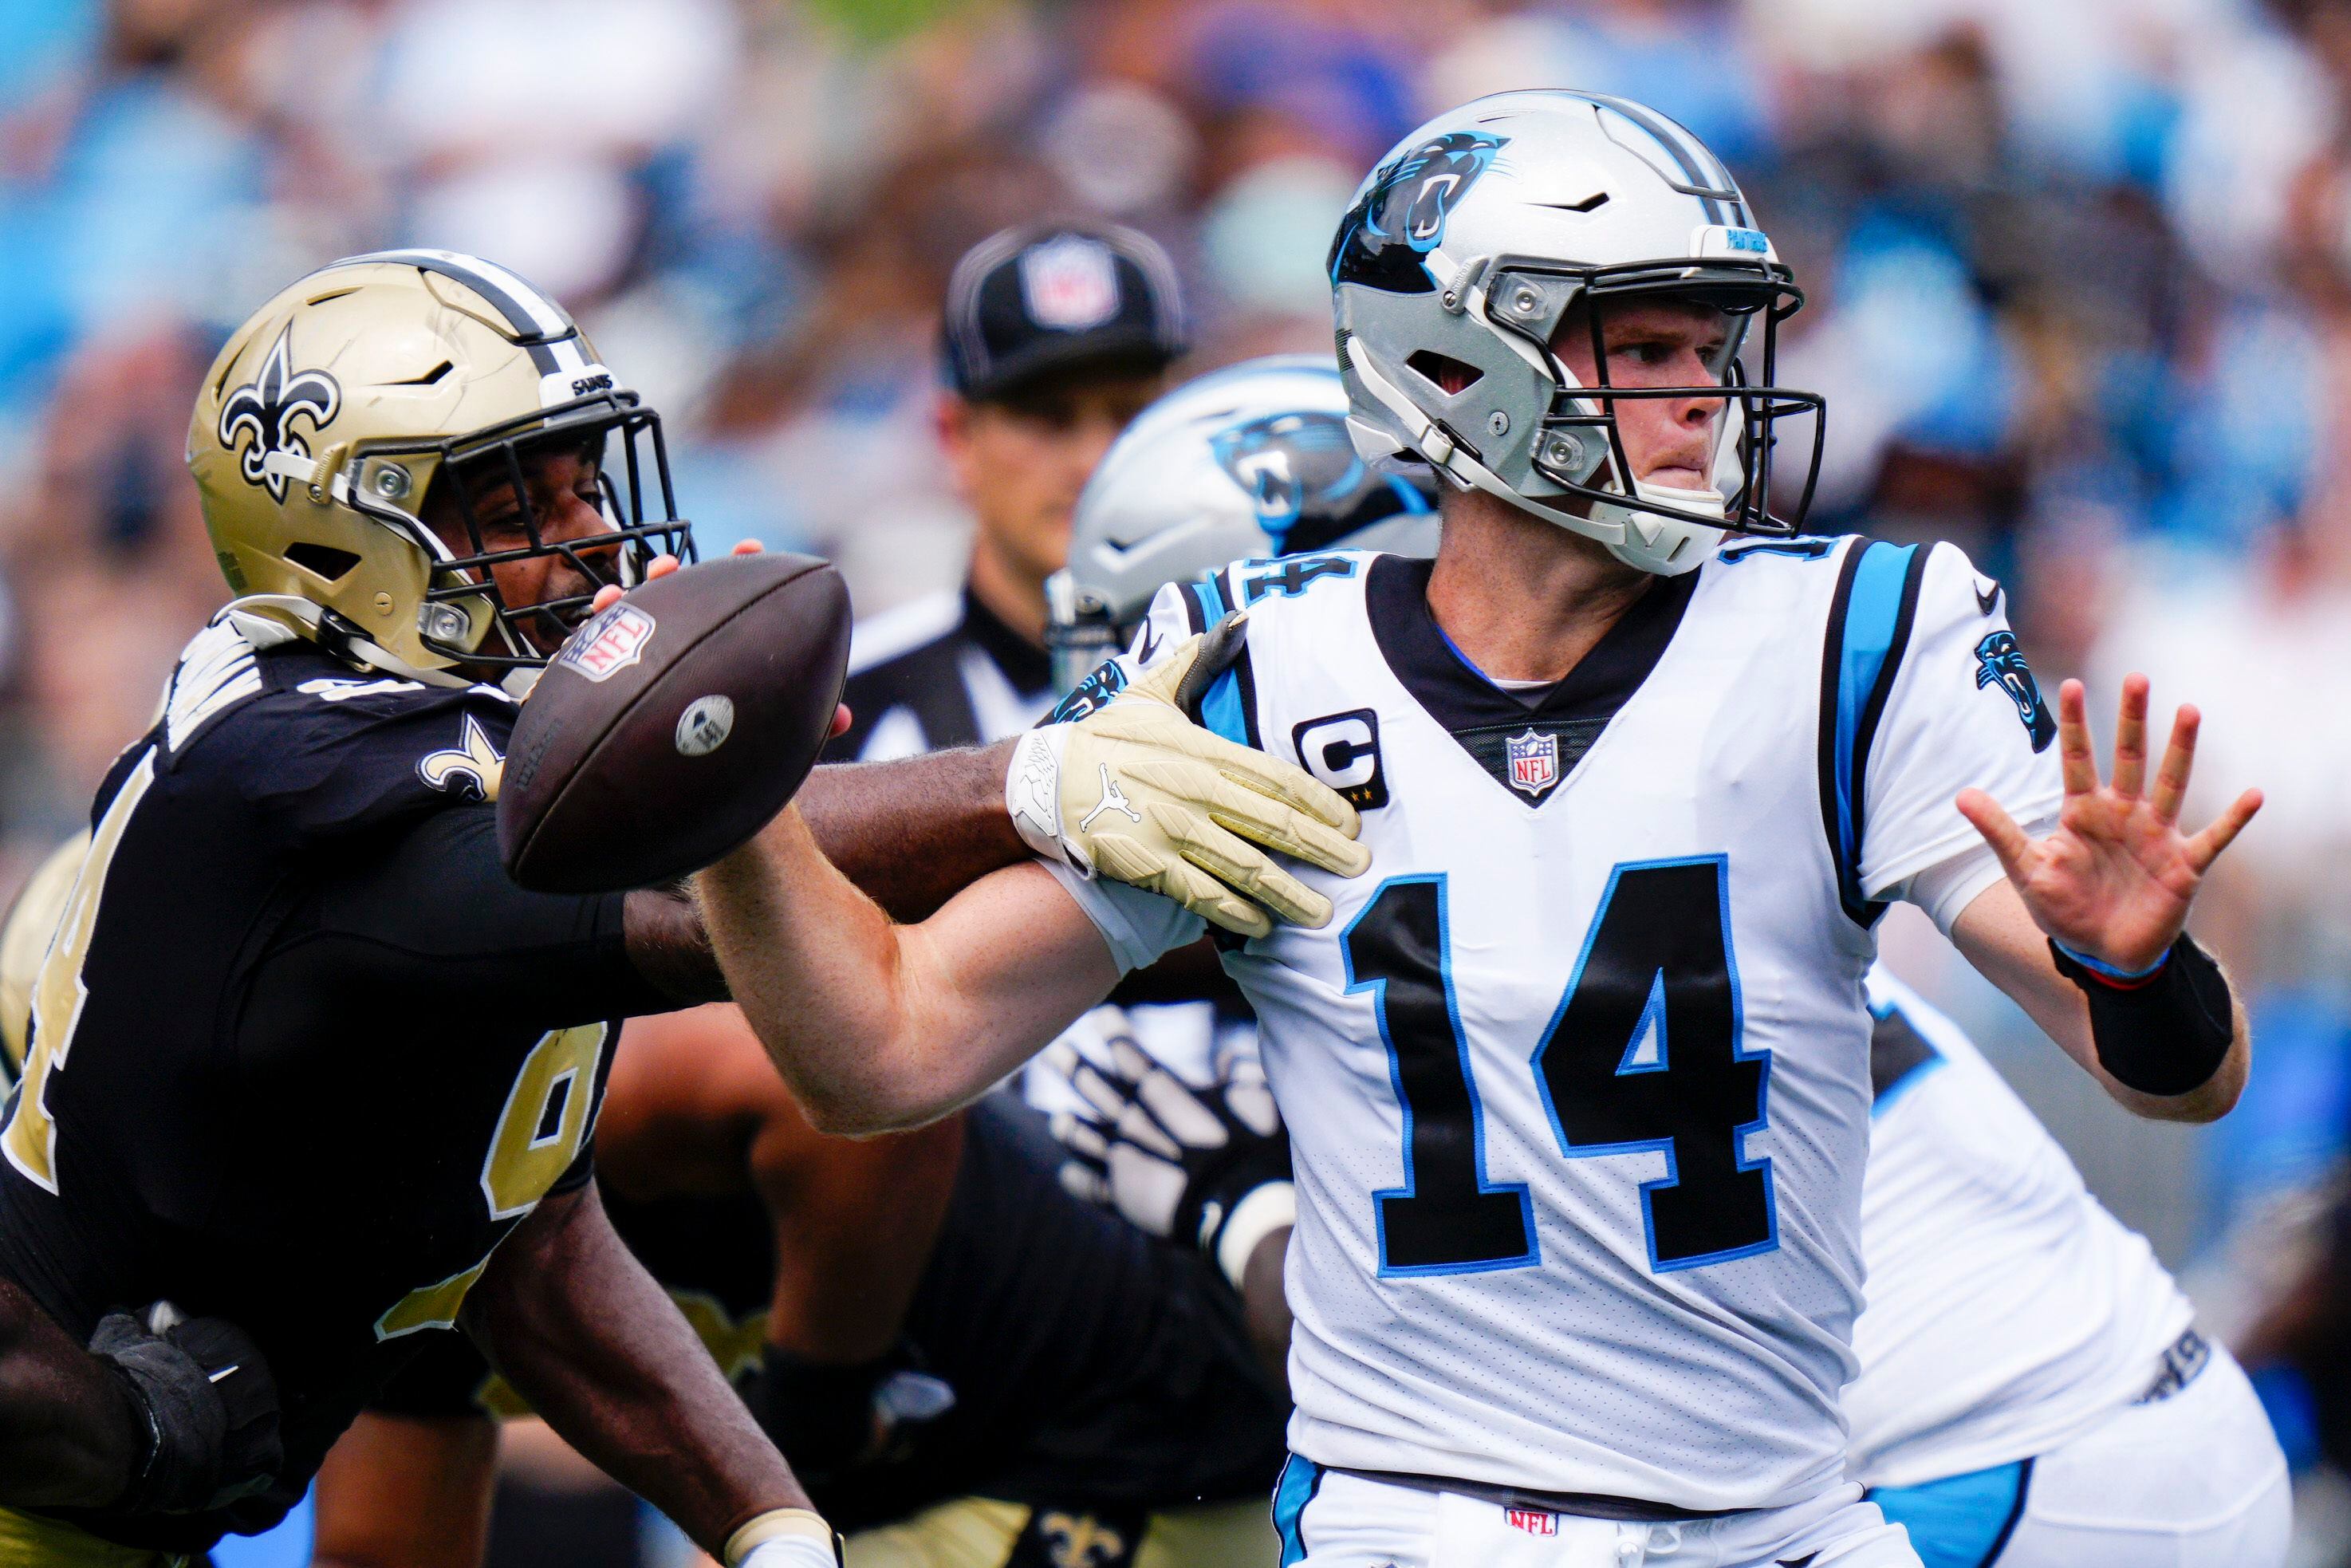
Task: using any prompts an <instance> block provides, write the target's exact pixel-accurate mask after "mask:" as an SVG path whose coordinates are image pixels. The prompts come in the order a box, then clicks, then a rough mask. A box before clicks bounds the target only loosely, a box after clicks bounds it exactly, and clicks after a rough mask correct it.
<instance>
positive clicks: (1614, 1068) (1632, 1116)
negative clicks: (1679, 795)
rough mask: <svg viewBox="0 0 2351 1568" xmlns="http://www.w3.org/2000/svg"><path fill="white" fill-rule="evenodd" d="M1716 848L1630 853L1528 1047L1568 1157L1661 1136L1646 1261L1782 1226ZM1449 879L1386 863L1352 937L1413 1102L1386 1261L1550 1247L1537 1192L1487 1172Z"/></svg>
mask: <svg viewBox="0 0 2351 1568" xmlns="http://www.w3.org/2000/svg"><path fill="white" fill-rule="evenodd" d="M1727 872H1728V868H1727V862H1726V861H1725V860H1724V858H1723V857H1722V856H1719V855H1711V856H1707V857H1704V858H1700V859H1693V860H1681V861H1657V862H1642V863H1635V864H1629V865H1621V866H1618V867H1617V868H1616V869H1615V870H1614V872H1613V873H1610V875H1609V879H1608V887H1607V890H1606V891H1605V892H1604V894H1602V895H1601V899H1600V908H1599V911H1598V913H1597V914H1596V915H1593V922H1592V928H1591V930H1590V931H1589V932H1588V933H1587V934H1586V936H1585V937H1584V943H1583V954H1582V956H1580V957H1578V959H1577V960H1576V965H1575V968H1574V970H1573V973H1572V974H1571V975H1570V976H1569V977H1568V979H1567V990H1566V994H1565V995H1564V996H1563V997H1562V998H1561V1000H1560V1004H1559V1007H1558V1009H1556V1010H1555V1011H1554V1012H1553V1013H1552V1018H1551V1021H1550V1022H1549V1023H1548V1024H1547V1025H1546V1026H1545V1027H1544V1028H1543V1030H1542V1031H1541V1036H1540V1038H1538V1039H1535V1040H1531V1041H1530V1042H1529V1047H1528V1049H1529V1051H1530V1055H1529V1059H1528V1061H1529V1067H1530V1069H1531V1071H1533V1073H1534V1075H1535V1082H1536V1091H1537V1094H1538V1097H1539V1098H1540V1099H1541V1103H1542V1105H1543V1109H1544V1111H1545V1113H1546V1114H1547V1115H1548V1116H1549V1117H1550V1120H1551V1127H1552V1134H1554V1136H1555V1138H1556V1140H1557V1142H1558V1145H1559V1149H1560V1152H1561V1154H1562V1155H1563V1156H1564V1157H1566V1158H1569V1159H1580V1158H1585V1157H1588V1156H1591V1155H1620V1154H1630V1153H1634V1152H1637V1151H1644V1150H1648V1151H1655V1152H1657V1153H1661V1154H1663V1155H1665V1157H1666V1175H1665V1176H1664V1177H1663V1178H1662V1179H1660V1180H1656V1181H1650V1182H1645V1183H1643V1184H1642V1186H1641V1200H1642V1213H1643V1218H1644V1220H1645V1223H1646V1227H1647V1231H1648V1247H1649V1266H1650V1268H1651V1269H1653V1270H1656V1271H1658V1272H1666V1271H1668V1270H1677V1269H1693V1268H1698V1267H1700V1266H1703V1265H1705V1264H1708V1263H1720V1262H1726V1261H1728V1260H1731V1259H1733V1258H1744V1257H1749V1256H1751V1255H1752V1254H1754V1253H1758V1252H1768V1251H1770V1250H1771V1249H1772V1248H1774V1247H1776V1246H1778V1245H1779V1231H1778V1222H1777V1217H1776V1210H1775V1207H1774V1204H1773V1201H1772V1193H1771V1161H1770V1160H1769V1159H1763V1158H1758V1159H1752V1160H1750V1159H1749V1158H1747V1157H1746V1154H1745V1145H1746V1140H1747V1136H1748V1134H1751V1133H1756V1132H1760V1131H1761V1130H1762V1128H1763V1126H1764V1124H1765V1122H1766V1111H1765V1101H1766V1097H1767V1095H1768V1093H1769V1091H1770V1083H1771V1053H1770V1052H1769V1051H1752V1052H1750V1051H1742V1050H1741V1049H1740V1018H1739V980H1738V969H1737V966H1736V964H1735V962H1734V961H1733V959H1732V956H1731V950H1730V911H1729V893H1728V883H1727V880H1726V879H1727ZM1446 901H1447V881H1446V878H1445V876H1444V875H1443V874H1442V873H1439V874H1437V875H1424V876H1407V877H1396V878H1394V879H1392V880H1390V881H1389V882H1387V883H1383V884H1382V885H1381V887H1380V888H1379V890H1378V891H1377V892H1376V893H1374V894H1373V895H1372V900H1371V902H1370V903H1369V904H1366V905H1365V906H1364V909H1363V912H1362V913H1361V914H1359V915H1356V916H1355V918H1354V920H1353V922H1352V923H1351V924H1350V925H1348V927H1347V930H1346V932H1345V934H1344V935H1343V936H1342V937H1341V938H1340V951H1341V953H1342V955H1343V956H1344V959H1345V962H1346V966H1347V988H1348V990H1349V991H1351V992H1353V991H1369V992H1371V993H1372V999H1373V1007H1374V1011H1375V1012H1376V1014H1377V1016H1378V1019H1379V1026H1380V1038H1381V1040H1382V1041H1383V1042H1384V1044H1385V1045H1386V1047H1387V1051H1388V1067H1389V1072H1390V1076H1391V1078H1392V1079H1393V1081H1394V1082H1395V1092H1396V1102H1397V1104H1398V1106H1399V1108H1400V1109H1401V1111H1402V1112H1403V1117H1404V1145H1405V1147H1404V1163H1405V1185H1404V1186H1402V1187H1399V1188H1391V1189H1389V1190H1387V1191H1384V1192H1378V1193H1374V1195H1373V1198H1374V1202H1375V1203H1376V1205H1377V1206H1378V1219H1379V1237H1380V1272H1381V1273H1382V1274H1384V1275H1415V1274H1452V1273H1464V1272H1468V1271H1471V1270H1486V1269H1517V1268H1525V1267H1528V1266H1530V1265H1532V1264H1534V1263H1535V1262H1537V1261H1538V1260H1539V1259H1538V1254H1537V1249H1536V1245H1535V1225H1534V1212H1533V1204H1532V1202H1531V1199H1530V1197H1529V1196H1528V1193H1527V1189H1526V1187H1525V1186H1523V1185H1522V1184H1520V1183H1499V1184H1497V1183H1492V1182H1489V1181H1488V1180H1487V1179H1486V1175H1485V1147H1484V1144H1485V1127H1484V1113H1483V1110H1482V1108H1481V1107H1480V1104H1479V1096H1478V1092H1477V1087H1476V1082H1475V1079H1474V1078H1473V1076H1472V1073H1471V1071H1470V1065H1469V1041H1468V1036H1467V1035H1466V1034H1464V1033H1463V1031H1462V1028H1461V1019H1460V1012H1459V1009H1458V1006H1457V1005H1456V1001H1455V993H1454V981H1453V962H1452V937H1451V931H1450V925H1449V922H1448V918H1447V908H1446Z"/></svg>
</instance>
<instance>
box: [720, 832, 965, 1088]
mask: <svg viewBox="0 0 2351 1568" xmlns="http://www.w3.org/2000/svg"><path fill="white" fill-rule="evenodd" d="M696 883H697V886H696V893H697V896H698V898H699V901H700V903H701V905H702V912H703V920H704V922H705V925H706V926H707V928H708V930H709V932H710V939H711V946H712V948H713V950H714V951H715V952H716V955H717V957H718V962H719V965H720V967H722V968H723V969H724V970H725V971H726V978H727V982H728V988H729V989H730V990H731V991H732V993H733V995H734V998H735V1000H736V1003H737V1006H739V1007H740V1008H742V1009H743V1016H744V1018H745V1019H747V1021H748V1022H749V1023H750V1025H751V1028H752V1029H753V1030H755V1031H756V1032H757V1033H758V1036H759V1040H760V1043H761V1044H762V1045H764V1046H765V1047H766V1048H767V1051H768V1056H769V1058H770V1059H772V1060H773V1061H774V1062H775V1064H776V1067H777V1070H778V1071H779V1072H781V1073H782V1075H783V1079H784V1082H785V1083H786V1084H787V1085H788V1086H789V1088H790V1089H791V1092H792V1095H793V1098H794V1099H796V1100H798V1101H799V1103H800V1106H801V1108H802V1109H803V1110H804V1111H806V1112H807V1113H808V1117H809V1120H810V1122H812V1123H813V1124H815V1125H816V1127H817V1128H818V1130H819V1131H820V1132H825V1133H860V1132H881V1131H886V1130H888V1129H890V1128H892V1127H894V1126H898V1125H902V1124H906V1125H911V1124H914V1123H915V1122H919V1121H921V1120H925V1119H926V1118H925V1117H924V1116H923V1115H922V1114H921V1111H922V1110H923V1109H924V1108H926V1107H927V1106H928V1105H930V1104H931V1103H932V1101H933V1099H934V1096H933V1095H931V1094H928V1093H926V1092H925V1062H924V1060H923V1051H922V1043H923V1042H922V1041H921V1040H920V1039H919V1038H918V1036H917V1031H916V1030H915V1027H914V1016H913V1015H914V1002H913V999H912V997H911V995H910V992H911V990H912V987H911V986H910V984H909V977H908V974H907V969H908V964H907V955H906V953H905V950H904V944H903V942H902V939H901V938H902V936H903V933H904V931H905V930H906V929H907V928H905V927H901V926H897V925H893V924H892V923H891V921H890V919H889V917H888V916H887V915H884V914H883V912H882V910H881V908H880V907H879V906H878V905H876V904H874V903H873V902H872V900H871V899H869V898H867V897H866V896H865V895H864V894H862V893H860V892H859V891H858V890H857V889H856V888H855V887H853V886H852V885H851V884H850V883H849V881H848V879H847V878H845V877H844V876H843V875H842V874H841V873H840V872H839V871H838V870H837V869H835V868H834V867H833V865H832V864H831V862H829V861H828V860H827V859H826V858H825V856H824V854H823V853H822V852H820V850H819V848H818V846H817V843H816V841H815V839H814V837H813V835H812V834H811V833H810V831H809V828H808V825H807V823H806V821H804V820H803V819H802V817H801V815H800V812H799V809H798V808H797V807H795V808H793V809H792V810H787V811H786V812H784V814H783V815H782V816H780V817H778V818H777V819H776V821H774V822H772V823H770V824H769V825H768V827H767V828H766V829H765V830H764V831H762V832H761V833H760V835H759V836H758V838H757V839H754V840H753V841H751V842H750V843H748V844H746V845H745V846H743V848H741V849H739V850H737V851H736V852H734V853H733V854H731V855H728V856H727V857H726V859H725V860H722V861H720V862H718V863H717V864H716V865H714V866H712V867H711V868H710V869H709V870H707V871H705V872H704V873H701V875H700V876H699V877H698V878H697V879H696ZM949 1108H951V1107H950V1106H949V1105H947V1104H941V1105H940V1106H939V1111H940V1112H942V1113H943V1112H944V1111H945V1110H946V1109H949Z"/></svg>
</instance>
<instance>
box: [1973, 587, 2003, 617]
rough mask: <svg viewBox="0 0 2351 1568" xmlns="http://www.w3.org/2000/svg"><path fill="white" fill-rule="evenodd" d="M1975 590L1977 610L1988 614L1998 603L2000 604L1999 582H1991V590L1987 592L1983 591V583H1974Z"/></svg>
mask: <svg viewBox="0 0 2351 1568" xmlns="http://www.w3.org/2000/svg"><path fill="white" fill-rule="evenodd" d="M1975 590H1976V608H1977V609H1978V610H1980V611H1981V612H1984V613H1985V614H1986V615H1989V614H1991V612H1993V610H1995V609H1997V608H1998V607H1999V605H2000V584H1999V583H1997V582H1995V583H1993V584H1992V585H1991V592H1989V593H1987V592H1985V591H1984V589H1983V585H1982V584H1981V583H1978V584H1976V585H1975Z"/></svg>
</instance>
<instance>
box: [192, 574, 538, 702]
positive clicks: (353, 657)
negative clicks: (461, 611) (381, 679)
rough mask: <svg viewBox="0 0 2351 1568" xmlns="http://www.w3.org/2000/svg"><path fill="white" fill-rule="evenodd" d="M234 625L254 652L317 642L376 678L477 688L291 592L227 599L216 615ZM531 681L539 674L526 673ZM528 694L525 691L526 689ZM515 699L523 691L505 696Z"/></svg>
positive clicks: (460, 688)
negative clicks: (332, 619)
mask: <svg viewBox="0 0 2351 1568" xmlns="http://www.w3.org/2000/svg"><path fill="white" fill-rule="evenodd" d="M220 613H221V615H224V616H226V617H228V618H229V619H231V620H233V621H235V622H236V627H237V630H238V631H239V632H243V633H244V634H245V638H246V641H247V642H249V643H252V644H253V645H254V646H255V647H256V648H274V647H276V646H277V645H278V644H279V643H287V642H291V641H293V640H294V639H295V638H297V637H299V638H302V639H304V640H306V641H308V642H312V643H318V644H319V646H320V647H322V648H325V649H326V650H327V651H328V652H329V653H333V654H334V655H336V656H337V657H338V658H340V659H342V660H344V661H345V662H347V663H349V664H352V665H354V666H355V667H357V668H359V669H360V670H364V671H369V672H371V673H374V674H386V675H396V676H398V677H399V678H400V679H402V680H404V681H416V682H419V683H421V684H423V685H428V686H446V687H450V688H453V689H455V690H460V691H462V690H465V689H466V688H468V687H472V686H475V685H480V684H481V683H479V682H477V681H469V680H467V679H465V677H464V676H463V675H460V674H455V673H454V672H452V671H448V670H426V669H420V668H419V667H417V666H416V665H414V664H410V663H409V662H408V661H407V660H405V659H402V658H401V657H399V656H398V655H397V654H394V653H391V652H389V651H387V650H386V649H383V648H381V647H379V646H378V645H377V644H375V643H371V642H370V641H368V639H366V638H365V637H362V636H360V634H359V633H358V632H353V631H350V630H348V629H347V628H346V627H344V626H342V625H340V624H329V622H328V620H327V612H326V610H325V608H324V607H323V606H320V605H318V604H313V603H312V602H311V601H308V600H307V599H299V598H297V597H295V596H294V595H292V594H290V593H249V594H247V595H246V596H245V597H244V598H242V599H235V600H231V601H229V602H228V604H227V605H226V606H225V608H224V609H223V610H222V611H221V612H220ZM529 673H530V674H532V675H534V676H536V675H537V674H538V671H536V670H533V671H531V672H529ZM525 690H526V691H527V690H528V688H525ZM509 695H513V696H515V697H516V698H517V699H519V698H520V697H521V696H523V695H525V693H524V692H513V691H509Z"/></svg>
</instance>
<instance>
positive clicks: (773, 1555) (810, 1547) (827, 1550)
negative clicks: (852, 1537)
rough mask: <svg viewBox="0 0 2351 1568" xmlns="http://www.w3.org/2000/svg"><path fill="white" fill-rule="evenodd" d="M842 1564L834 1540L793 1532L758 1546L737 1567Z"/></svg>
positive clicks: (830, 1567)
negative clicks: (823, 1540)
mask: <svg viewBox="0 0 2351 1568" xmlns="http://www.w3.org/2000/svg"><path fill="white" fill-rule="evenodd" d="M840 1563H841V1559H840V1558H838V1557H836V1556H834V1555H833V1552H832V1543H831V1542H829V1541H826V1542H820V1541H819V1540H817V1539H816V1538H815V1537H814V1536H810V1535H789V1536H785V1537H783V1538H782V1539H780V1540H777V1541H766V1542H760V1543H759V1544H758V1545H757V1546H754V1547H753V1548H751V1554H750V1555H749V1556H747V1557H746V1558H744V1559H743V1561H742V1562H740V1563H737V1564H736V1568H840Z"/></svg>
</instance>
